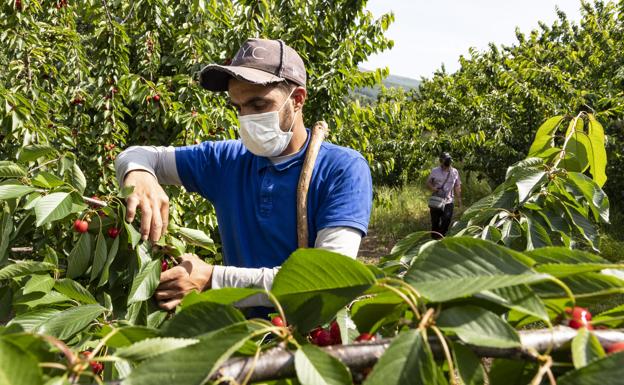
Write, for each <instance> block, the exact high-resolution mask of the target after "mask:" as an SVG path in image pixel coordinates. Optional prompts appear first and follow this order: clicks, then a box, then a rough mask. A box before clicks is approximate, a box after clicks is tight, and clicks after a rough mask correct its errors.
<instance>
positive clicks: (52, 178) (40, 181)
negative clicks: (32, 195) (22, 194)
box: [32, 171, 65, 189]
mask: <svg viewBox="0 0 624 385" xmlns="http://www.w3.org/2000/svg"><path fill="white" fill-rule="evenodd" d="M32 184H33V185H35V186H38V187H43V188H49V189H51V188H54V187H59V186H62V185H64V184H65V182H63V179H61V178H59V177H58V176H56V175H54V174H52V173H49V172H46V171H41V172H39V173H38V174H37V176H35V177H34V178H33V179H32Z"/></svg>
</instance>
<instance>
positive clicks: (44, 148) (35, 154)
mask: <svg viewBox="0 0 624 385" xmlns="http://www.w3.org/2000/svg"><path fill="white" fill-rule="evenodd" d="M54 153H56V150H55V149H54V147H51V146H49V145H47V144H31V145H28V146H24V147H22V148H21V150H20V153H19V155H18V157H17V158H18V159H19V160H20V161H22V162H31V161H34V160H37V159H39V158H41V157H43V156H46V157H47V156H48V155H50V154H54Z"/></svg>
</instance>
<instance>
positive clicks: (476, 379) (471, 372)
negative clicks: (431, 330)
mask: <svg viewBox="0 0 624 385" xmlns="http://www.w3.org/2000/svg"><path fill="white" fill-rule="evenodd" d="M452 346H453V360H454V362H455V367H456V368H457V373H458V374H459V378H461V381H462V383H463V385H483V383H484V380H485V371H484V370H483V365H481V360H480V359H479V357H477V356H476V355H475V354H474V353H473V352H472V350H470V349H469V348H467V347H465V346H464V345H462V344H459V343H454V344H453V345H452Z"/></svg>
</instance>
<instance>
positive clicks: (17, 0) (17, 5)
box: [15, 0, 22, 11]
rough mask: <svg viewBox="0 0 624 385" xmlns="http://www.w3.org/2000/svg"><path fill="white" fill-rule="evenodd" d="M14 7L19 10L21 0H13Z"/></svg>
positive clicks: (20, 8)
mask: <svg viewBox="0 0 624 385" xmlns="http://www.w3.org/2000/svg"><path fill="white" fill-rule="evenodd" d="M15 8H16V9H17V10H18V11H21V10H22V0H15Z"/></svg>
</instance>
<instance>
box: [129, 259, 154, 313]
mask: <svg viewBox="0 0 624 385" xmlns="http://www.w3.org/2000/svg"><path fill="white" fill-rule="evenodd" d="M160 270H161V269H160V260H158V259H154V260H153V261H150V262H149V263H148V264H147V265H144V266H143V267H142V268H141V271H139V273H138V274H137V275H136V276H135V277H134V279H133V280H132V287H131V288H130V294H129V295H128V305H130V304H132V303H135V302H141V301H145V300H147V299H149V298H151V297H152V295H153V294H154V291H155V290H156V287H158V284H159V282H160V272H161V271H160Z"/></svg>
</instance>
